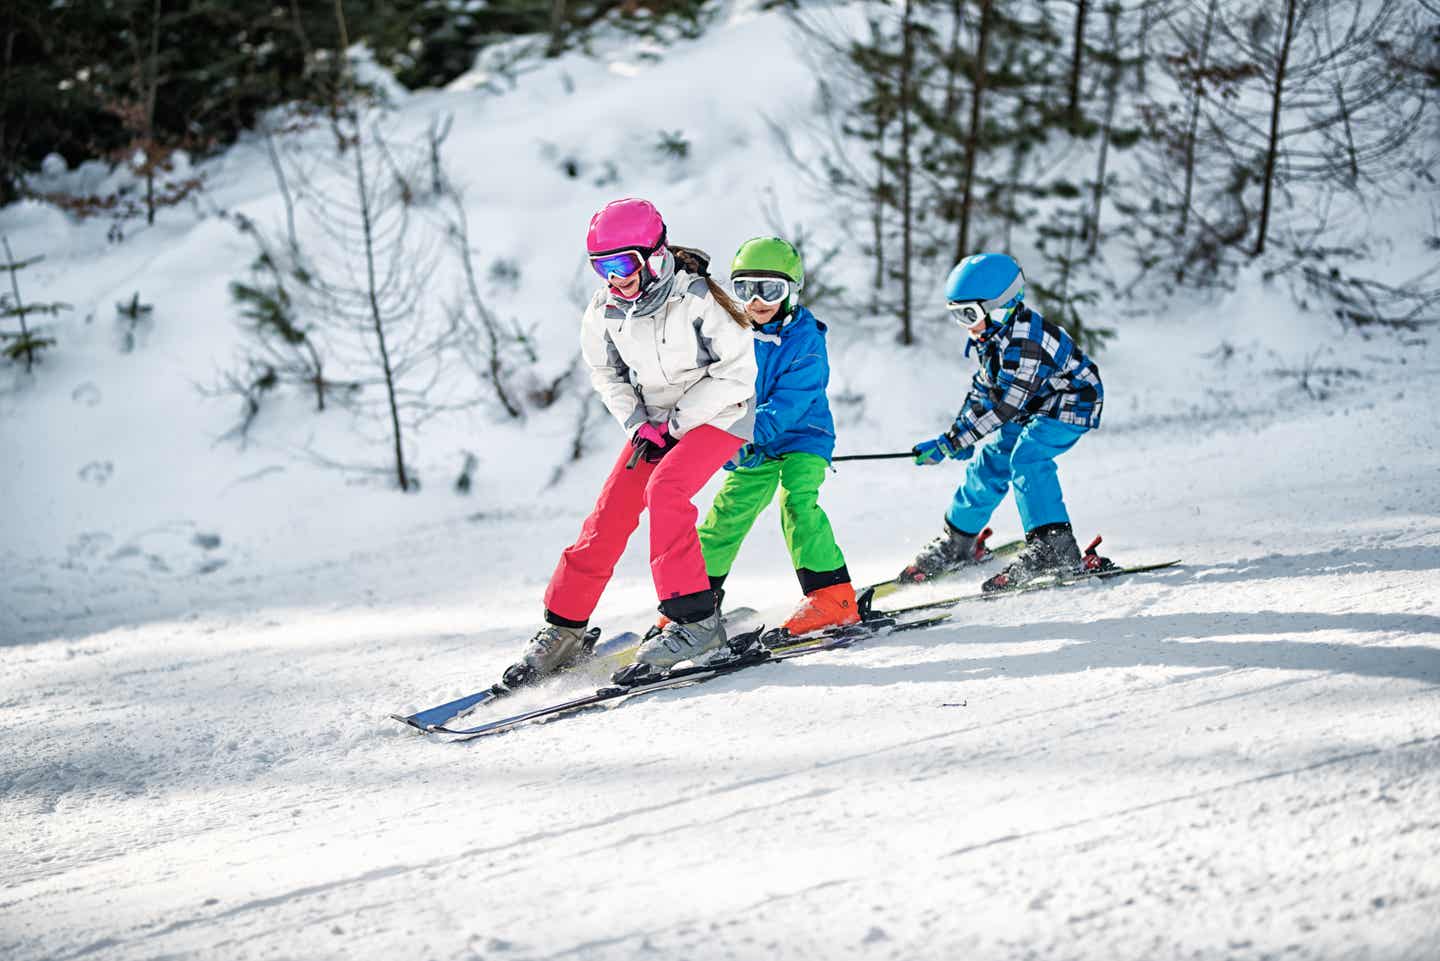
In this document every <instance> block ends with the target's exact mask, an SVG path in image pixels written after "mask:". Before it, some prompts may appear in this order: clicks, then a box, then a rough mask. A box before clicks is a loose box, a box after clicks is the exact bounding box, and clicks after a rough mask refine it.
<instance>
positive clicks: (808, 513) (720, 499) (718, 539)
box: [698, 453, 850, 594]
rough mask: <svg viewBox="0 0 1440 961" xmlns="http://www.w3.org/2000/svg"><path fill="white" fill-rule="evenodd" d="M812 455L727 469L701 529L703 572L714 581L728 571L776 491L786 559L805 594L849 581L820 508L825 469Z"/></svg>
mask: <svg viewBox="0 0 1440 961" xmlns="http://www.w3.org/2000/svg"><path fill="white" fill-rule="evenodd" d="M829 466H830V465H829V464H828V463H827V462H826V460H825V458H823V457H818V456H816V455H815V454H799V453H797V454H786V455H785V456H784V457H782V458H780V459H779V460H767V461H766V462H765V463H764V464H762V465H761V466H759V467H752V468H748V469H747V468H741V469H739V470H735V471H731V472H730V476H729V477H727V478H726V479H725V486H723V487H721V488H720V493H718V494H716V495H715V503H714V505H712V506H711V508H710V513H709V514H708V515H707V516H706V517H705V521H704V523H702V524H701V525H700V528H699V531H698V533H699V535H700V550H701V551H702V552H703V553H704V555H705V573H707V574H709V575H710V579H711V581H712V582H718V581H721V580H723V579H724V578H725V576H726V575H727V574H729V573H730V568H731V566H732V565H734V563H735V556H736V555H737V554H739V553H740V544H741V542H742V541H744V540H745V535H746V534H748V533H750V528H751V527H752V526H754V524H755V518H757V517H759V516H760V512H761V511H763V510H765V508H766V507H767V506H769V504H770V501H771V500H772V499H773V498H774V497H775V488H776V487H779V488H780V529H781V531H782V532H783V533H784V535H785V544H786V546H787V547H789V548H790V559H791V560H792V561H793V562H794V564H795V572H796V574H797V575H798V576H799V578H800V588H801V590H803V591H804V592H805V593H806V594H809V593H810V592H812V591H815V590H818V589H819V588H822V587H828V586H830V585H832V584H844V583H848V582H849V581H850V574H849V572H848V571H847V570H846V569H845V555H844V554H842V553H840V547H839V545H837V544H836V543H835V532H834V531H833V530H831V528H830V518H828V517H826V516H825V511H824V510H822V509H821V507H820V504H819V497H820V485H821V484H823V483H824V482H825V472H826V471H827V470H828V469H829Z"/></svg>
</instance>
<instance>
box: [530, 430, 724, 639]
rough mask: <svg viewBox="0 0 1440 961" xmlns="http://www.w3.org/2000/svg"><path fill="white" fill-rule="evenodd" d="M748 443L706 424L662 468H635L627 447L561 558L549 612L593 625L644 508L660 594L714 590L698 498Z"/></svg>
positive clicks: (662, 597) (550, 591) (547, 600)
mask: <svg viewBox="0 0 1440 961" xmlns="http://www.w3.org/2000/svg"><path fill="white" fill-rule="evenodd" d="M741 443H742V441H741V440H740V438H738V437H736V436H735V435H734V434H731V433H728V432H726V431H723V430H721V429H720V428H718V427H711V426H710V425H708V424H706V425H703V426H700V427H697V428H695V429H694V430H692V431H690V432H689V433H688V434H686V435H685V436H684V437H682V438H680V440H679V441H678V442H677V443H676V445H675V447H674V448H673V449H672V450H671V451H670V452H669V453H667V454H666V455H665V456H664V457H663V458H662V459H661V460H660V462H659V463H658V464H650V463H647V462H646V461H645V460H644V458H641V459H640V460H639V461H637V462H636V464H635V466H634V467H633V468H631V469H630V470H626V469H625V462H626V461H627V460H629V459H630V454H631V452H632V450H633V449H632V448H631V446H630V445H629V444H626V445H625V447H624V449H623V450H621V451H620V456H619V458H618V459H616V461H615V466H614V467H613V468H611V470H610V476H609V477H607V478H606V479H605V486H604V487H602V488H601V489H600V497H599V498H598V499H597V500H596V501H595V509H594V510H593V511H591V512H590V516H589V517H587V518H586V519H585V525H584V526H583V527H582V528H580V537H579V538H578V539H576V541H575V543H574V544H571V545H570V546H569V547H567V548H565V552H564V553H562V554H561V555H560V563H559V564H558V565H556V567H555V573H554V575H552V576H551V578H550V586H549V587H548V588H546V590H545V607H546V608H547V609H548V610H550V611H551V612H553V613H555V614H558V615H560V616H561V617H563V618H566V619H568V620H573V621H586V620H589V618H590V615H591V614H592V613H593V612H594V610H595V605H596V604H598V603H600V594H601V593H602V592H603V591H604V590H605V585H606V584H608V583H609V582H610V576H611V575H612V574H613V573H614V572H615V564H616V563H617V562H618V561H619V560H620V555H621V554H623V553H625V545H626V543H627V542H629V540H630V535H631V534H633V533H634V532H635V528H636V527H637V526H638V525H639V524H640V512H641V511H642V510H648V511H649V512H650V573H651V576H652V577H653V578H654V579H655V594H656V596H657V597H658V598H659V599H660V600H662V601H665V600H669V599H671V598H676V597H683V596H685V595H687V594H695V593H699V592H700V591H704V590H708V589H709V588H710V578H709V577H708V576H706V574H705V559H704V557H703V556H702V555H701V553H700V539H699V538H698V537H697V536H696V535H695V517H696V511H695V505H694V504H693V503H692V499H693V498H694V497H695V495H696V494H698V493H699V492H700V488H702V487H704V486H705V482H706V481H708V480H709V479H710V478H711V477H712V476H714V474H715V472H716V471H718V470H719V469H720V468H721V467H722V466H723V465H724V464H725V462H726V461H727V460H729V459H730V458H731V456H733V455H734V453H735V452H736V451H737V450H739V449H740V445H741Z"/></svg>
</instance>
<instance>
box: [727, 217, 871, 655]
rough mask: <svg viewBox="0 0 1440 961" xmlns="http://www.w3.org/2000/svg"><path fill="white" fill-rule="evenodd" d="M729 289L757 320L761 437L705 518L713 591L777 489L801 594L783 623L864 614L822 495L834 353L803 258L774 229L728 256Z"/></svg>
mask: <svg viewBox="0 0 1440 961" xmlns="http://www.w3.org/2000/svg"><path fill="white" fill-rule="evenodd" d="M730 277H731V289H732V290H733V291H734V293H735V299H736V300H737V301H738V302H739V303H741V304H744V305H745V313H746V314H747V315H748V316H749V318H750V321H751V324H752V325H753V327H754V336H755V360H756V363H757V364H758V365H759V379H758V380H757V381H756V383H755V403H756V408H755V439H754V441H753V442H752V443H750V444H747V445H746V446H745V447H742V448H741V449H740V453H739V454H738V455H736V458H735V460H734V461H732V462H731V463H729V464H726V465H725V466H726V467H727V468H728V469H731V470H732V471H733V472H732V473H731V474H730V476H729V477H727V478H726V479H725V485H724V486H723V487H721V488H720V492H719V494H717V495H716V497H715V504H714V506H712V507H711V508H710V514H709V516H707V517H706V518H705V522H704V523H703V524H701V525H700V531H699V534H700V546H701V548H702V550H703V551H704V554H705V570H706V572H707V573H708V574H709V575H710V584H711V586H712V587H714V588H715V589H716V590H717V591H719V590H720V589H721V585H722V584H723V583H724V582H725V577H726V575H728V574H729V573H730V568H731V566H732V565H733V564H734V563H735V555H736V554H737V553H739V551H740V543H741V541H743V540H744V539H745V535H746V534H748V533H749V532H750V528H751V526H752V525H753V524H754V523H755V518H756V517H758V516H759V514H760V512H761V511H763V510H764V509H765V508H766V506H767V505H768V504H769V503H770V500H771V499H772V498H773V497H774V496H775V489H776V487H777V486H778V487H779V488H780V529H781V531H782V532H783V533H784V535H785V543H786V545H787V546H788V547H789V548H790V557H791V560H792V561H793V562H794V564H795V575H796V577H798V578H799V579H800V590H801V591H803V592H804V594H805V600H804V601H803V602H802V603H801V604H800V606H799V608H798V609H796V611H795V613H794V614H792V615H791V616H790V619H789V620H787V621H786V622H785V624H784V627H785V628H786V629H787V630H788V631H789V632H790V633H791V634H793V635H800V634H808V633H810V632H812V631H818V630H820V629H821V628H825V627H832V626H836V625H842V624H853V623H855V622H856V621H858V620H859V619H860V615H859V613H858V612H857V610H856V608H855V590H854V588H853V587H852V586H851V584H850V572H849V571H848V570H846V568H845V556H844V555H843V554H841V553H840V548H839V547H838V546H837V545H836V544H835V534H834V532H833V531H832V530H831V529H830V519H829V518H828V517H826V516H825V512H824V511H823V510H821V508H820V505H819V504H818V503H817V502H816V500H817V498H818V497H819V494H820V485H821V484H822V483H823V482H824V480H825V472H826V470H827V469H828V468H829V466H830V457H831V456H832V455H833V454H834V452H835V421H834V420H833V419H832V418H831V416H830V404H829V401H828V400H827V399H826V397H825V385H826V384H827V383H828V381H829V379H830V363H829V360H828V358H827V356H826V352H825V325H824V324H822V323H821V322H820V321H819V320H817V319H816V318H815V315H814V314H812V313H810V311H808V310H806V309H805V308H804V307H801V306H800V303H799V300H800V291H801V288H803V287H804V285H805V268H804V265H803V264H802V263H801V259H800V254H799V252H798V251H796V249H795V248H794V247H792V246H791V245H790V244H788V243H786V242H785V241H783V240H781V239H779V238H778V237H757V238H755V239H754V240H748V241H746V242H745V243H744V244H743V245H741V247H740V250H739V251H738V252H737V253H736V254H735V259H734V261H733V262H732V263H731V264H730Z"/></svg>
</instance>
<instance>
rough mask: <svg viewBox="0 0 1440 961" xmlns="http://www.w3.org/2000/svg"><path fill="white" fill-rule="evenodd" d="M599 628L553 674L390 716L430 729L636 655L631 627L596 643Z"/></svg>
mask: <svg viewBox="0 0 1440 961" xmlns="http://www.w3.org/2000/svg"><path fill="white" fill-rule="evenodd" d="M599 640H600V628H598V627H592V628H590V630H589V631H587V632H586V634H585V645H584V647H583V648H582V653H581V655H580V659H579V660H578V661H576V662H575V663H574V664H572V665H570V666H569V667H566V668H564V669H562V670H560V671H557V672H556V673H555V674H552V675H550V676H549V677H545V678H538V679H537V680H536V681H535V682H532V683H530V684H509V685H507V684H504V683H496V684H492V685H490V686H489V687H487V688H483V689H482V690H479V691H476V692H475V693H473V694H467V695H465V696H464V697H459V698H456V699H455V700H453V701H447V702H445V703H444V704H439V705H436V706H435V707H429V708H426V709H425V710H423V711H416V712H415V713H414V714H391V715H390V718H391V719H392V720H396V721H399V722H400V723H401V724H406V725H409V726H410V727H413V728H415V730H417V731H426V732H428V731H430V730H431V729H432V728H434V727H435V726H437V725H440V724H446V723H448V722H450V721H453V720H455V719H456V718H458V717H464V716H465V715H466V714H469V713H471V712H473V711H474V710H475V709H477V708H479V707H481V706H483V705H485V704H489V703H490V702H492V701H495V700H498V699H500V698H502V697H508V696H509V695H511V694H514V693H515V692H516V691H520V690H525V689H526V688H529V687H534V686H535V684H538V683H539V682H541V681H548V680H550V679H551V678H555V677H564V676H565V675H566V674H572V673H574V672H576V671H584V670H588V669H590V668H591V667H593V666H594V665H595V664H597V663H600V664H603V665H604V666H605V669H606V670H607V672H608V671H610V670H613V669H615V668H618V667H623V666H624V665H626V664H628V663H630V661H631V659H633V658H634V656H635V649H636V648H637V647H639V646H640V635H638V634H636V633H635V632H633V631H626V632H624V633H623V634H617V635H615V636H614V637H611V638H608V639H607V640H606V641H605V642H604V643H603V644H601V643H599Z"/></svg>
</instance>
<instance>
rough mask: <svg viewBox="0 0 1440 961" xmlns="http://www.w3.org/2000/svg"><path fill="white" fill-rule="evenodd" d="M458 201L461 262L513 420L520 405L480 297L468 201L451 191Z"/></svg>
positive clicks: (499, 394) (493, 376) (494, 378)
mask: <svg viewBox="0 0 1440 961" xmlns="http://www.w3.org/2000/svg"><path fill="white" fill-rule="evenodd" d="M451 196H452V199H453V200H454V203H455V217H456V220H457V221H458V223H457V224H456V231H455V239H456V240H457V241H458V244H459V247H460V262H461V264H462V265H463V266H464V267H465V283H466V286H467V287H468V289H469V292H470V302H471V304H472V305H473V306H474V308H475V313H476V314H477V315H478V316H479V318H480V325H481V326H482V327H484V328H485V336H486V339H487V340H488V341H489V342H490V358H489V363H488V365H487V366H488V367H489V374H490V384H491V386H493V387H494V388H495V396H496V398H498V399H499V401H500V406H502V407H504V408H505V413H507V414H509V415H510V416H511V417H512V418H514V419H517V420H518V419H519V418H520V416H521V411H520V407H519V405H518V404H516V403H515V402H514V401H513V400H511V399H510V394H509V393H508V392H507V391H506V389H505V365H504V363H503V361H502V358H501V356H500V333H499V331H498V330H496V324H495V319H494V317H492V316H491V315H490V311H489V310H488V309H487V308H486V307H485V301H484V299H482V298H481V296H480V285H479V283H478V282H477V281H476V279H475V265H474V264H472V263H471V262H470V223H469V220H468V219H467V218H466V216H465V204H464V202H463V201H462V200H461V198H460V196H459V194H452V195H451Z"/></svg>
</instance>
